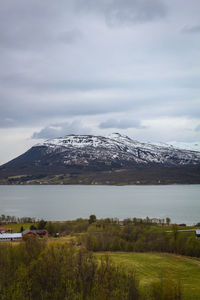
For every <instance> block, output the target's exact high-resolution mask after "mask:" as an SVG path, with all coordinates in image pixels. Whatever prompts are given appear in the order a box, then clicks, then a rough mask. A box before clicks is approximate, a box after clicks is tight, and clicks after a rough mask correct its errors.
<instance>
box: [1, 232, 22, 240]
mask: <svg viewBox="0 0 200 300" xmlns="http://www.w3.org/2000/svg"><path fill="white" fill-rule="evenodd" d="M21 239H22V233H1V234H0V242H9V241H20V240H21Z"/></svg>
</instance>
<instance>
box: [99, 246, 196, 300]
mask: <svg viewBox="0 0 200 300" xmlns="http://www.w3.org/2000/svg"><path fill="white" fill-rule="evenodd" d="M106 254H108V255H109V257H110V258H111V259H112V260H113V262H114V263H116V264H119V265H123V266H125V267H126V268H127V269H133V270H134V271H135V272H136V276H138V278H139V280H140V288H142V289H141V290H143V291H145V288H148V285H149V284H150V283H152V282H153V281H158V280H160V278H162V277H167V278H170V279H173V280H178V281H179V280H180V284H181V288H182V290H183V299H185V300H199V299H200V260H199V259H197V258H189V257H185V256H181V255H174V254H168V253H123V252H121V253H119V252H117V253H116V252H108V253H106ZM95 255H96V256H97V257H99V258H100V257H102V256H104V255H105V252H104V253H103V252H101V253H96V254H95Z"/></svg>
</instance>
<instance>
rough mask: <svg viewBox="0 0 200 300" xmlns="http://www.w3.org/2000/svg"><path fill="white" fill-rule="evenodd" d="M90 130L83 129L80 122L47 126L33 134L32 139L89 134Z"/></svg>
mask: <svg viewBox="0 0 200 300" xmlns="http://www.w3.org/2000/svg"><path fill="white" fill-rule="evenodd" d="M89 133H91V129H90V128H87V127H84V126H83V125H82V123H81V122H80V121H73V122H65V123H56V124H52V125H49V126H47V127H45V128H43V129H41V130H40V131H39V132H34V133H33V135H32V138H33V139H51V138H56V137H62V136H65V135H68V134H89Z"/></svg>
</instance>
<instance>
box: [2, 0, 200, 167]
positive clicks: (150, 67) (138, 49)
mask: <svg viewBox="0 0 200 300" xmlns="http://www.w3.org/2000/svg"><path fill="white" fill-rule="evenodd" d="M199 16H200V1H199V0H190V1H188V0H59V1H55V0H42V1H41V0H6V1H5V0H0V66H1V67H0V83H1V84H0V136H1V146H0V164H2V163H4V162H6V161H8V160H10V159H11V158H14V157H16V156H17V155H19V154H21V153H23V152H24V151H25V150H27V149H28V148H29V147H30V146H32V145H33V144H35V143H37V142H38V141H40V139H47V138H51V137H56V136H63V135H67V134H71V133H75V134H76V133H80V134H87V133H88V134H98V135H107V134H109V133H111V132H120V133H122V134H126V135H129V136H130V137H132V138H134V139H137V140H143V141H144V140H146V141H162V142H169V141H184V142H193V141H199V140H200V118H199V116H200V18H199Z"/></svg>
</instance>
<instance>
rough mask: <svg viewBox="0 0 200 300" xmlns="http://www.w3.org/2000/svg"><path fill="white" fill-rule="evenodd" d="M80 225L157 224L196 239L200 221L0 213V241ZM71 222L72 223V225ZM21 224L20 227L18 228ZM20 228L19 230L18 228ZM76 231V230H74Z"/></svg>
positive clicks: (42, 235) (54, 233) (63, 232)
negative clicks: (189, 223)
mask: <svg viewBox="0 0 200 300" xmlns="http://www.w3.org/2000/svg"><path fill="white" fill-rule="evenodd" d="M76 223H77V224H79V223H80V224H81V225H80V224H79V225H78V226H79V227H80V226H82V227H83V228H82V229H81V228H80V231H79V232H81V231H82V230H83V231H84V232H87V229H88V226H91V225H92V224H93V225H94V226H95V229H94V231H93V232H94V233H98V231H99V229H100V228H101V227H102V228H105V227H104V225H105V223H113V224H117V225H119V226H120V227H121V228H123V227H124V226H126V225H128V224H132V225H136V226H137V225H138V224H143V225H145V224H146V225H152V226H153V227H155V226H158V227H160V228H161V227H162V228H163V231H165V232H166V233H170V232H171V233H172V232H173V231H174V230H177V231H178V232H191V234H192V232H194V233H195V237H196V239H200V229H199V228H197V227H199V226H200V223H197V224H196V225H194V226H187V225H186V224H185V223H182V224H172V223H171V219H170V218H168V217H167V218H166V219H159V218H152V219H150V218H149V217H146V218H145V219H140V218H133V219H124V220H119V219H117V218H114V219H112V218H111V219H109V218H107V219H96V216H95V215H90V217H89V219H81V218H80V219H77V220H73V221H63V222H62V221H55V222H51V221H49V222H47V221H44V220H43V219H42V220H38V221H36V220H35V218H29V217H28V218H26V217H25V218H21V219H20V218H16V217H14V216H13V217H10V216H7V217H6V216H5V215H1V216H0V242H19V241H22V240H24V241H26V240H27V239H28V238H39V239H41V238H45V239H48V237H55V238H58V237H65V236H69V235H70V234H71V232H70V229H69V228H68V230H66V228H65V230H62V228H58V227H57V228H55V224H56V225H57V226H61V227H62V224H65V226H64V227H66V225H67V227H70V226H74V225H75V226H77V225H76ZM72 224H73V225H72ZM20 226H21V228H20ZM19 228H20V230H19ZM75 231H76V230H75ZM76 232H77V231H76Z"/></svg>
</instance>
